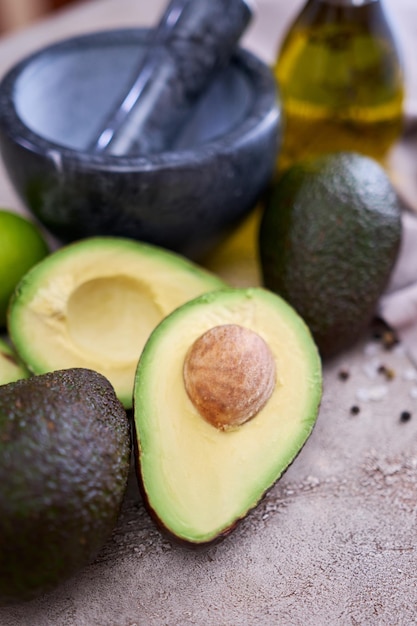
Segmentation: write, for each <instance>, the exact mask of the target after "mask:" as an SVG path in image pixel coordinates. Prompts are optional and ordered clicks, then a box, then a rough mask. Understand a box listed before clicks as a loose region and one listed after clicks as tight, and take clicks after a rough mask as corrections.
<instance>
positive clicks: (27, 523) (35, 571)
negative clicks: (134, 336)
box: [0, 368, 131, 605]
mask: <svg viewBox="0 0 417 626" xmlns="http://www.w3.org/2000/svg"><path fill="white" fill-rule="evenodd" d="M130 450H131V446H130V430H129V422H128V418H127V415H126V411H125V410H124V408H123V406H122V405H121V403H120V402H119V400H118V399H117V398H116V395H115V393H114V390H113V387H112V386H111V385H110V383H109V382H108V380H107V379H106V378H104V377H103V376H102V375H101V374H98V373H96V372H94V371H92V370H87V369H81V368H80V369H68V370H61V371H55V372H52V373H48V374H43V375H41V376H34V377H32V378H29V379H25V380H19V381H17V382H14V383H9V384H7V385H3V386H0V484H1V489H0V604H3V605H4V604H11V603H15V602H21V601H25V600H30V599H32V598H35V597H36V596H39V595H40V594H42V593H44V592H46V591H49V590H50V589H52V588H54V587H56V586H57V585H58V584H60V583H61V582H63V581H64V580H66V579H67V578H69V577H70V576H72V575H73V574H74V573H75V572H76V571H77V570H79V569H80V568H82V567H83V566H85V565H86V564H87V563H89V562H90V561H91V560H93V559H94V557H95V556H96V555H97V553H98V551H99V550H100V548H101V547H102V545H103V543H104V542H105V540H106V539H107V538H108V536H109V535H110V533H111V531H112V530H113V527H114V526H115V524H116V521H117V518H118V515H119V511H120V506H121V503H122V499H123V496H124V492H125V488H126V485H127V478H128V472H129V467H130Z"/></svg>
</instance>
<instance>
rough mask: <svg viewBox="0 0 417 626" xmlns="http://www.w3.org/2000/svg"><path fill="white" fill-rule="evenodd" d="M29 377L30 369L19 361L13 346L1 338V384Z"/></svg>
mask: <svg viewBox="0 0 417 626" xmlns="http://www.w3.org/2000/svg"><path fill="white" fill-rule="evenodd" d="M28 377H29V371H28V370H27V369H26V367H25V366H24V365H23V363H21V362H20V361H19V358H18V356H17V354H16V353H15V351H14V350H13V348H12V347H11V346H10V345H9V344H8V343H7V342H6V341H5V340H4V339H0V385H6V384H7V383H13V382H15V381H16V380H20V379H21V378H28Z"/></svg>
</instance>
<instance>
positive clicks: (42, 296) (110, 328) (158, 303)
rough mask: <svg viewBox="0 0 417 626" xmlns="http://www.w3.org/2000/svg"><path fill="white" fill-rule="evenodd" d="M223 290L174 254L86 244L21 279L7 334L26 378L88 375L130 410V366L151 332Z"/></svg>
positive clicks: (132, 245)
mask: <svg viewBox="0 0 417 626" xmlns="http://www.w3.org/2000/svg"><path fill="white" fill-rule="evenodd" d="M224 285H225V284H224V283H223V281H221V280H220V279H219V278H217V277H216V276H215V275H214V274H211V273H210V272H208V271H206V270H203V269H202V268H200V267H199V266H197V265H195V264H193V263H192V262H191V261H188V260H186V259H184V258H182V257H180V256H179V255H176V254H174V253H173V252H169V251H165V250H162V249H160V248H157V247H155V246H151V245H148V244H143V243H141V242H137V241H132V240H127V239H123V238H112V237H107V238H106V237H97V238H92V239H86V240H83V241H80V242H77V243H74V244H71V245H68V246H66V247H64V248H61V249H60V250H58V251H56V252H54V253H53V254H51V255H50V256H49V257H47V258H46V259H45V260H44V261H43V262H41V263H40V264H38V265H37V266H36V267H35V268H33V270H31V271H30V272H29V273H28V274H27V275H26V276H25V277H24V278H23V279H22V281H21V282H20V284H19V285H18V287H17V289H16V292H15V294H14V296H13V298H12V302H11V305H10V309H9V322H8V329H9V334H10V337H11V339H12V341H13V344H14V346H15V347H16V350H17V352H18V354H19V356H20V357H21V359H22V360H23V361H24V363H25V364H26V365H27V367H28V368H29V369H30V371H32V372H33V373H35V374H42V373H45V372H48V371H53V370H55V369H65V368H71V367H85V368H91V369H94V370H96V371H98V372H100V373H102V374H103V375H104V376H105V377H106V378H108V379H109V380H110V381H111V383H112V385H113V386H114V388H115V390H116V393H117V395H118V397H119V399H120V400H121V401H122V402H123V404H124V406H125V407H126V408H130V407H131V405H132V393H133V381H134V375H135V370H136V366H137V361H138V359H139V356H140V353H141V351H142V348H143V346H144V344H145V342H146V340H147V338H148V336H149V334H150V332H151V331H152V330H153V328H154V327H155V326H156V325H157V324H158V323H159V322H160V321H161V320H162V319H163V317H165V316H166V315H167V314H168V313H170V312H171V311H172V310H173V309H174V308H176V307H177V306H179V305H180V304H183V303H184V302H186V301H187V300H189V299H191V298H194V297H196V296H197V295H200V294H201V293H204V292H205V291H211V290H212V289H217V288H220V287H224Z"/></svg>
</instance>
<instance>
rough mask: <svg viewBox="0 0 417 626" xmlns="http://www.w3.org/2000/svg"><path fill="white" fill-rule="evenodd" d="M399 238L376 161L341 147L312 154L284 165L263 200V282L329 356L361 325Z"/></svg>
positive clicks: (389, 191) (391, 199)
mask: <svg viewBox="0 0 417 626" xmlns="http://www.w3.org/2000/svg"><path fill="white" fill-rule="evenodd" d="M400 243H401V204H400V201H399V199H398V197H397V195H396V192H395V190H394V188H393V185H392V184H391V181H390V179H389V178H388V176H387V174H386V173H385V171H384V170H383V169H382V167H381V166H380V165H379V164H378V163H376V161H374V160H373V159H370V158H368V157H365V156H362V155H359V154H356V153H348V152H340V153H332V154H327V155H324V156H320V157H316V158H312V159H309V160H306V161H303V162H300V163H298V164H296V165H293V166H292V167H290V168H289V169H288V170H286V171H285V172H284V173H283V174H282V175H281V176H280V178H279V179H278V180H277V181H276V182H275V183H274V185H273V187H272V189H271V193H270V194H269V196H268V199H267V200H266V202H265V211H264V214H263V217H262V220H261V225H260V232H259V252H260V261H261V268H262V276H263V282H264V285H265V286H266V287H267V288H269V289H271V290H272V291H274V292H276V293H278V294H279V295H281V296H282V297H283V298H284V299H286V300H287V301H288V302H289V303H290V304H291V305H292V306H293V307H294V308H295V309H296V310H297V311H298V313H299V314H300V315H301V317H303V319H304V321H305V322H306V323H307V325H308V326H309V328H310V330H311V332H312V334H313V336H314V339H315V341H316V343H317V345H318V347H319V350H320V353H321V355H322V357H330V356H333V355H335V354H337V353H339V352H340V351H342V350H344V349H346V348H348V347H349V346H351V345H352V344H353V343H354V342H355V341H356V340H357V339H358V338H359V337H360V336H361V334H362V333H363V332H364V331H365V330H366V328H367V327H368V325H369V323H370V321H371V319H372V317H373V315H374V314H375V311H376V307H377V303H378V299H379V297H380V296H381V294H382V292H383V291H384V289H385V287H386V285H387V282H388V280H389V278H390V274H391V272H392V269H393V266H394V263H395V261H396V259H397V255H398V252H399V247H400Z"/></svg>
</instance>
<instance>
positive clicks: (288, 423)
mask: <svg viewBox="0 0 417 626" xmlns="http://www.w3.org/2000/svg"><path fill="white" fill-rule="evenodd" d="M219 326H221V327H230V326H233V327H236V326H238V328H239V329H240V330H242V329H243V331H242V332H243V333H246V332H247V331H253V332H251V336H253V335H256V336H258V337H260V338H261V339H262V340H263V342H262V343H264V344H266V346H268V349H269V351H270V353H271V354H272V359H273V363H274V366H275V371H276V374H275V385H274V387H273V390H272V394H271V395H270V396H269V398H268V399H267V401H266V403H265V404H264V406H263V407H261V408H260V410H259V412H258V413H257V414H255V415H254V416H253V417H251V419H249V420H248V421H246V422H245V423H243V424H242V425H239V426H236V427H233V428H231V429H227V430H222V429H220V428H218V427H216V426H213V425H212V423H210V422H209V421H207V420H206V419H205V418H204V417H203V416H202V414H201V411H200V410H197V408H196V405H195V403H194V402H193V401H192V399H191V398H190V396H189V394H188V392H187V390H186V387H185V383H184V365H185V362H186V360H187V355H188V354H189V350H190V349H191V347H192V346H193V344H194V342H196V340H198V339H199V338H200V337H201V336H202V335H204V334H205V333H207V331H210V330H211V329H213V328H217V327H219ZM224 345H225V344H220V345H219V349H220V352H219V355H220V358H219V366H220V361H223V360H224V353H222V348H223V346H224ZM238 348H239V349H240V346H236V349H238ZM230 352H231V350H230ZM202 354H203V358H204V350H203V351H202ZM246 358H248V359H249V360H250V355H247V357H246V356H245V357H244V358H243V359H242V364H241V365H238V367H241V366H242V367H243V368H245V359H246ZM226 361H227V359H226ZM216 365H217V364H216V361H214V362H213V363H212V372H213V371H214V375H216V374H215V372H216ZM231 369H232V370H234V369H236V368H235V365H232V366H231ZM225 372H226V374H225V378H224V379H221V380H220V381H217V382H219V387H220V389H223V388H224V393H225V394H226V395H231V396H232V397H234V398H235V397H236V394H235V391H236V390H235V389H232V388H230V389H229V388H228V384H229V380H230V378H229V377H230V375H231V374H229V373H228V372H227V367H226V370H225ZM197 373H198V370H197ZM252 374H253V375H254V376H256V371H251V375H252ZM209 375H212V374H209ZM202 378H203V382H204V373H203V376H202ZM321 381H322V374H321V361H320V357H319V355H318V351H317V348H316V346H315V343H314V342H313V340H312V337H311V334H310V332H309V330H308V328H307V327H306V325H305V324H304V322H303V321H302V319H301V318H300V317H299V316H298V315H297V314H296V313H295V311H294V310H293V309H292V308H291V307H290V306H289V305H288V304H287V303H286V302H285V301H283V300H282V299H281V298H280V297H278V296H276V295H275V294H272V293H271V292H269V291H267V290H265V289H262V288H253V289H237V288H236V289H231V288H230V289H225V290H223V291H217V292H213V293H210V294H205V295H203V296H200V297H198V298H196V299H194V300H192V301H190V302H188V303H186V304H184V305H183V306H181V307H179V308H178V309H177V310H176V311H174V312H173V313H172V314H170V315H169V316H168V317H167V318H166V319H165V320H164V321H163V322H162V323H161V324H160V325H159V326H158V327H157V328H156V329H155V330H154V332H153V333H152V334H151V336H150V338H149V340H148V342H147V344H146V346H145V348H144V351H143V353H142V356H141V358H140V361H139V365H138V369H137V372H136V379H135V388H134V424H135V432H136V435H135V437H134V443H135V447H136V460H137V472H138V479H139V484H140V486H141V488H142V491H143V494H144V500H145V502H146V504H147V506H148V509H149V511H150V513H151V515H152V516H153V518H154V519H155V520H156V522H157V523H158V524H159V526H160V527H161V528H162V529H164V530H166V531H167V532H168V533H169V534H170V535H172V536H174V537H175V538H177V539H179V540H180V541H185V542H187V543H191V544H204V543H208V542H210V541H213V540H215V539H218V538H220V537H222V536H224V535H225V534H227V533H228V532H229V531H230V530H231V529H232V528H233V527H234V526H235V525H236V523H237V521H238V520H239V519H241V518H243V517H245V515H246V514H247V513H248V512H249V510H250V509H252V508H253V507H255V506H256V504H257V503H258V502H259V501H260V499H261V498H262V496H263V495H264V493H265V492H266V491H267V490H268V489H269V488H270V487H271V486H272V485H273V483H274V482H275V481H276V480H277V479H278V478H279V477H280V475H281V474H282V473H283V471H284V470H285V469H286V468H287V466H288V465H289V464H290V463H291V462H292V461H293V459H294V458H295V456H296V455H297V454H298V452H299V451H300V449H301V448H302V446H303V444H304V443H305V441H306V440H307V438H308V436H309V435H310V433H311V431H312V428H313V425H314V423H315V420H316V417H317V413H318V407H319V403H320V399H321V390H322V382H321ZM238 389H239V387H238ZM204 393H207V396H205V395H204V394H202V398H203V401H204V400H205V399H206V398H207V403H208V401H209V399H210V398H209V396H210V391H205V392H204ZM242 395H244V394H243V392H242ZM234 401H235V402H236V404H239V398H238V399H237V400H236V399H235V400H234Z"/></svg>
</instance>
